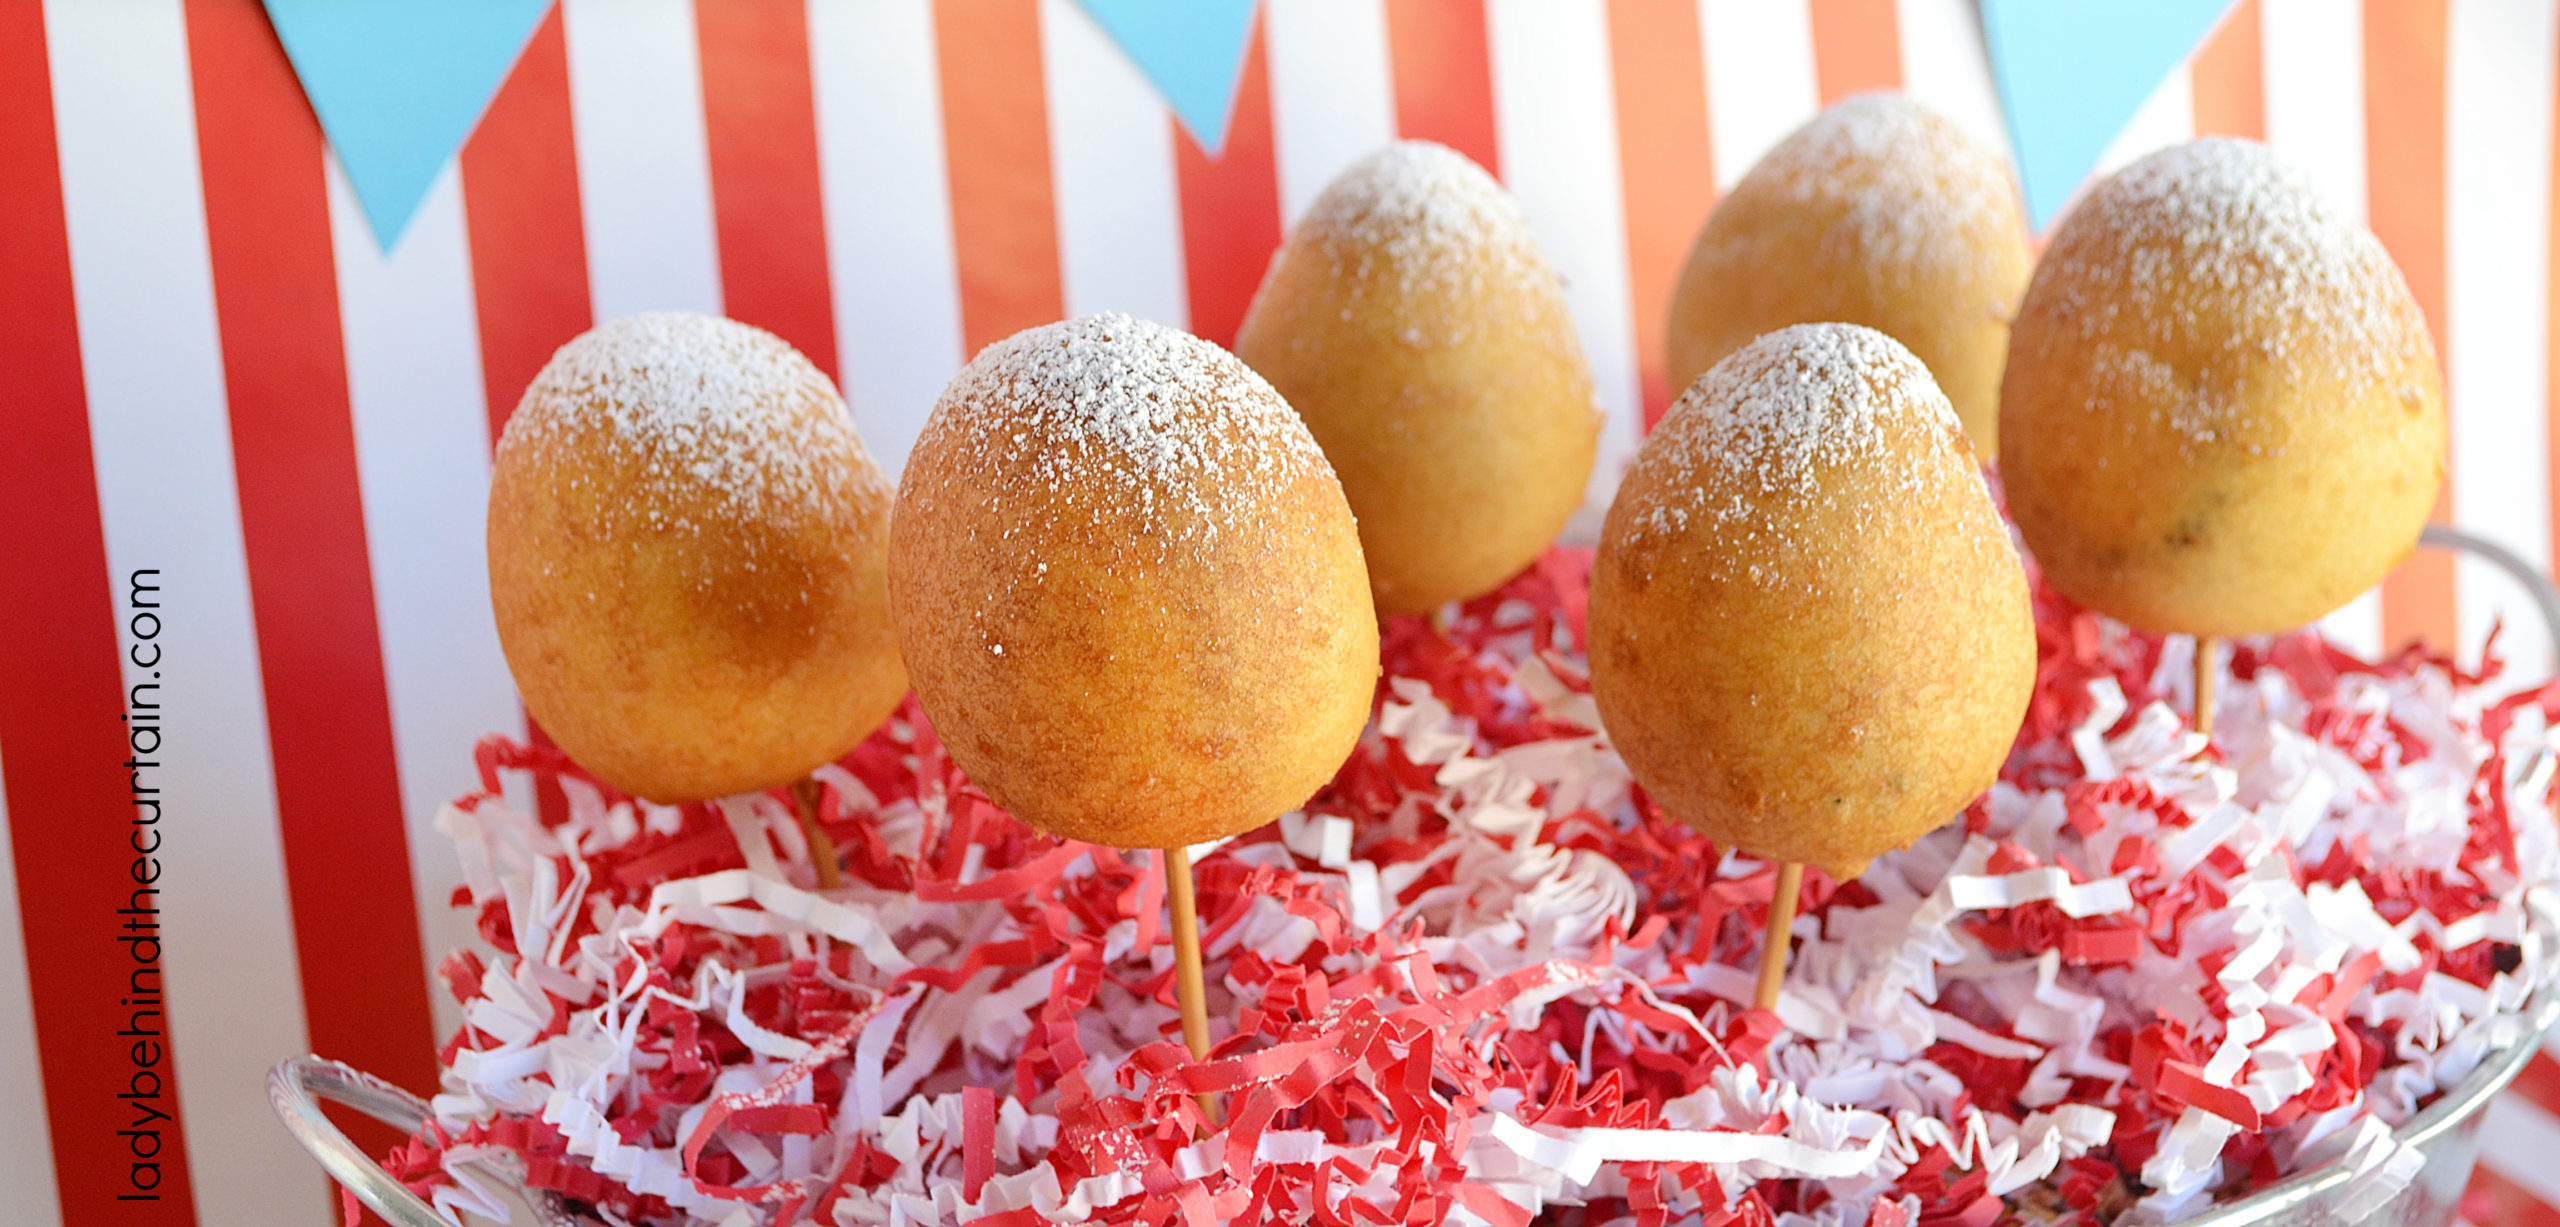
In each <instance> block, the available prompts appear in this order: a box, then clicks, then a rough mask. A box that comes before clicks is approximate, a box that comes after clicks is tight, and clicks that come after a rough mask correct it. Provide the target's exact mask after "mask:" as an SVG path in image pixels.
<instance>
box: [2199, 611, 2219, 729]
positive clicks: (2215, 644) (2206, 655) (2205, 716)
mask: <svg viewBox="0 0 2560 1227" xmlns="http://www.w3.org/2000/svg"><path fill="white" fill-rule="evenodd" d="M2221 655H2222V640H2221V639H2220V638H2219V637H2217V636H2213V635H2198V636H2196V719H2195V725H2196V731H2197V732H2199V733H2202V734H2204V735H2205V736H2207V737H2211V736H2213V709H2214V703H2215V700H2214V689H2215V688H2216V687H2217V686H2218V685H2220V683H2221V681H2222V670H2221V668H2220V667H2219V665H2220V662H2219V661H2218V660H2216V659H2215V658H2216V657H2219V656H2221Z"/></svg>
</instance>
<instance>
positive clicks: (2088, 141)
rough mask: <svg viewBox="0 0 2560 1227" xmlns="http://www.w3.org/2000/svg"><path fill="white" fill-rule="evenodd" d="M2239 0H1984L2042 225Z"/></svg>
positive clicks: (1997, 70)
mask: <svg viewBox="0 0 2560 1227" xmlns="http://www.w3.org/2000/svg"><path fill="white" fill-rule="evenodd" d="M2231 4H2232V0H1982V33H1983V37H1984V41H1986V42H1987V43H1989V44H1990V51H1991V75H1992V76H1993V77H1994V78H1995V79H1997V80H1998V82H1999V85H2000V109H2001V110H2002V111H2003V112H2004V113H2006V114H2007V116H2008V119H2009V139H2010V141H2011V143H2013V144H2014V145H2016V146H2017V152H2018V178H2019V181H2020V182H2021V183H2023V184H2024V185H2025V187H2026V191H2027V214H2028V217H2029V218H2030V220H2031V221H2032V222H2033V223H2034V225H2035V227H2036V229H2038V230H2042V229H2044V227H2045V224H2046V223H2048V222H2050V221H2051V220H2053V215H2054V213H2055V212H2057V211H2058V210H2060V209H2061V208H2062V205H2063V202H2064V201H2067V200H2069V199H2070V198H2071V193H2072V192H2073V191H2075V190H2077V189H2078V188H2079V186H2080V181H2081V180H2083V179H2085V178H2087V177H2088V175H2089V172H2090V171H2091V170H2092V169H2094V168H2095V167H2096V166H2097V164H2098V159H2099V157H2101V156H2102V155H2104V154H2105V153H2106V151H2107V145H2108V144H2109V143H2110V142H2112V141H2114V140H2115V139H2116V136H2117V135H2118V134H2119V133H2121V132H2123V131H2124V126H2125V123H2126V121H2128V120H2130V119H2132V118H2133V113H2134V112H2135V111H2138V110H2140V109H2142V104H2143V102H2144V100H2146V99H2148V98H2149V97H2150V96H2151V92H2152V91H2153V90H2154V89H2157V88H2158V87H2159V85H2160V82H2161V80H2162V79H2163V78H2165V77H2167V76H2168V75H2169V71H2170V70H2171V69H2173V68H2176V67H2177V66H2178V64H2179V63H2180V62H2181V61H2184V60H2185V59H2186V58H2187V56H2188V55H2189V54H2191V53H2192V52H2194V50H2195V48H2196V44H2198V43H2200V42H2203V41H2204V37H2205V35H2207V34H2209V33H2211V32H2212V31H2213V27H2214V23H2215V22H2217V21H2220V20H2221V19H2222V14H2223V12H2224V11H2225V10H2227V9H2229V8H2230V7H2231Z"/></svg>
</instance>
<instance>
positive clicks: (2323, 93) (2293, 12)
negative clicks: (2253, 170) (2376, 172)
mask: <svg viewBox="0 0 2560 1227" xmlns="http://www.w3.org/2000/svg"><path fill="white" fill-rule="evenodd" d="M2258 46H2259V53H2260V80H2261V81H2263V82H2264V88H2265V93H2266V108H2267V144H2268V145H2270V146H2272V147H2273V148H2274V149H2275V151H2276V156H2277V157H2279V158H2282V159H2283V160H2284V161H2285V162H2287V163H2289V164H2291V165H2293V166H2295V167H2298V168H2300V169H2301V171H2302V173H2304V174H2305V175H2308V176H2310V177H2311V181H2312V182H2313V183H2316V184H2318V185H2319V187H2320V190H2321V192H2322V193H2323V194H2324V195H2326V196H2327V197H2328V198H2329V199H2330V201H2331V202H2333V203H2335V204H2336V205H2337V206H2338V207H2340V208H2342V209H2345V210H2347V212H2348V214H2349V215H2350V216H2352V217H2354V218H2355V219H2356V220H2357V221H2363V220H2364V6H2363V4H2362V3H2361V2H2360V0H2259V4H2258Z"/></svg>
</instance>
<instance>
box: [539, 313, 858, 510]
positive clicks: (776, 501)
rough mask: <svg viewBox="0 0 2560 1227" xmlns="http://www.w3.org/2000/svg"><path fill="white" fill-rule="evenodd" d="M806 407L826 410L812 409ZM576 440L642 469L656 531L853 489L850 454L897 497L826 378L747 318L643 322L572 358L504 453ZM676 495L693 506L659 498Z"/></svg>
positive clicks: (570, 351)
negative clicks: (673, 506) (698, 514)
mask: <svg viewBox="0 0 2560 1227" xmlns="http://www.w3.org/2000/svg"><path fill="white" fill-rule="evenodd" d="M808 403H815V404H816V405H818V406H820V409H819V411H817V412H807V411H805V410H804V409H803V406H804V405H805V404H808ZM565 432H576V433H577V434H579V435H581V436H584V437H585V439H586V440H588V442H585V443H583V444H582V445H583V446H592V447H600V448H601V449H603V450H604V452H605V453H606V454H607V455H608V456H609V457H612V458H615V459H619V460H622V461H625V462H632V463H637V464H638V465H639V466H641V473H642V477H641V480H640V481H638V482H637V483H635V484H634V489H633V495H632V497H633V502H632V504H631V505H630V506H629V507H628V508H627V510H628V511H630V512H631V513H633V514H642V515H646V516H648V517H649V518H650V521H651V526H652V527H655V528H661V529H674V530H677V531H698V530H699V528H700V527H701V526H699V525H696V524H694V523H693V522H692V521H691V520H690V519H689V518H687V517H685V516H684V515H682V514H681V513H675V514H671V513H669V512H668V511H667V510H666V507H665V504H666V503H668V502H671V501H672V502H676V503H686V502H696V501H699V500H701V499H702V496H703V495H705V494H707V495H708V496H709V500H708V501H709V502H710V504H711V505H712V506H713V507H716V508H718V509H719V514H721V515H724V516H738V517H741V518H748V519H755V518H763V517H767V516H771V515H776V514H780V513H782V512H783V511H785V510H786V509H788V508H791V507H797V506H806V505H810V504H814V503H818V502H820V501H822V500H825V499H827V498H829V497H831V496H833V495H834V494H835V493H836V492H837V491H839V490H840V489H841V486H842V483H843V482H844V481H845V473H846V471H847V465H846V464H845V461H846V459H847V457H848V455H850V457H852V458H853V459H855V460H857V461H859V462H860V463H856V464H854V465H852V466H850V467H851V468H852V469H854V470H857V471H864V472H868V473H870V474H872V475H873V480H875V481H880V482H882V483H883V487H884V490H885V479H883V478H880V477H878V476H877V474H878V470H877V469H876V468H873V467H872V466H871V465H870V464H869V463H868V461H869V459H870V454H869V452H868V451H866V450H865V449H864V447H863V445H862V439H861V437H860V436H859V435H856V434H855V433H854V430H853V423H852V420H851V417H850V416H849V415H848V414H847V412H846V411H845V407H844V400H843V398H842V397H840V396H838V395H837V394H836V389H835V385H834V384H833V383H832V382H830V381H829V380H828V379H827V377H826V375H825V373H824V372H821V371H820V370H818V368H817V367H816V366H814V365H812V364H811V363H810V362H809V360H808V359H807V358H805V357H803V356H801V354H800V351H798V350H796V349H793V348H792V347H791V346H790V345H789V344H788V343H786V342H784V341H783V340H782V339H781V338H780V337H777V336H774V335H773V334H772V333H769V332H766V331H764V330H763V329H761V328H754V327H750V326H748V325H745V324H741V323H738V322H737V321H735V320H726V319H717V318H714V317H711V316H707V315H695V314H692V313H690V312H680V311H669V312H657V313H651V314H646V315H634V316H628V317H625V318H623V319H618V320H614V321H612V322H611V323H607V324H602V325H599V326H597V327H596V328H594V329H592V330H590V331H588V332H586V333H584V334H583V335H581V336H579V337H578V338H576V339H575V340H572V341H570V342H569V343H568V344H566V345H563V346H561V347H560V350H559V352H558V353H555V354H553V355H552V356H551V361H549V362H548V363H545V364H544V365H543V368H542V371H541V373H540V374H538V375H536V376H534V380H533V383H532V385H531V386H530V387H528V388H526V389H525V394H524V400H523V401H522V402H521V403H520V404H519V405H518V407H517V409H516V412H515V414H514V416H513V417H511V418H509V419H508V422H507V430H506V434H505V435H504V437H503V438H501V440H500V441H499V444H498V447H499V450H500V451H501V452H502V453H503V452H506V451H509V450H512V449H516V448H526V447H534V448H543V447H544V445H545V444H547V443H551V442H554V441H558V440H559V438H560V436H561V435H562V434H564V433H565ZM544 450H548V449H547V448H544ZM563 480H564V481H565V482H567V483H568V484H569V485H571V486H572V487H574V486H576V485H577V484H578V483H580V482H582V481H584V480H587V479H586V478H585V477H584V476H582V475H578V474H571V475H569V476H567V477H565V478H563ZM669 488H686V489H687V490H688V493H689V495H690V497H687V498H678V499H673V500H668V499H658V498H652V497H649V495H648V493H647V492H648V491H649V490H651V489H655V490H661V491H663V490H666V489H669ZM608 510H611V508H608Z"/></svg>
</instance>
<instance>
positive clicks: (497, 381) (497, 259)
mask: <svg viewBox="0 0 2560 1227" xmlns="http://www.w3.org/2000/svg"><path fill="white" fill-rule="evenodd" d="M462 201H463V210H462V211H463V215H464V218H465V220H466V223H467V224H468V226H469V229H470V232H471V287H472V299H473V302H474V304H475V305H476V306H477V307H478V309H479V315H480V371H481V376H482V379H483V380H484V381H485V386H486V387H487V389H488V395H489V437H490V438H491V439H492V440H495V439H496V438H497V437H498V435H499V433H500V432H502V431H504V430H505V429H506V425H507V415H509V414H511V413H514V412H515V409H516V402H517V401H519V400H522V399H523V398H524V390H525V387H526V385H528V384H531V383H532V382H533V377H534V374H535V373H536V372H538V371H540V370H541V369H542V364H543V363H545V362H548V361H550V360H551V354H552V351H554V350H557V349H559V348H560V347H561V346H563V345H566V344H568V343H569V339H570V338H572V337H575V336H577V335H578V334H579V333H581V332H585V331H586V330H587V329H588V327H589V326H590V325H591V324H593V322H594V317H593V315H592V314H591V312H592V311H593V308H592V306H591V305H590V304H589V302H588V299H587V236H586V231H585V230H584V229H582V228H581V224H580V221H579V218H580V216H581V214H580V212H579V202H578V150H577V142H576V138H575V137H574V136H573V135H572V132H571V128H570V124H569V44H568V41H567V39H566V38H564V37H563V36H562V33H561V26H560V10H559V9H557V8H554V9H552V10H551V13H550V15H549V16H547V17H544V18H543V19H542V24H541V25H540V26H539V27H537V28H536V29H535V30H534V32H533V39H532V41H530V42H528V43H526V44H525V49H524V55H523V56H522V57H520V58H519V59H517V60H516V67H515V71H514V72H513V73H510V74H509V75H508V77H507V80H506V84H504V85H501V86H499V87H498V92H497V95H496V96H495V97H493V98H491V99H490V100H489V110H488V113H487V114H486V115H484V116H482V117H481V120H480V126H479V128H478V129H477V130H475V131H473V132H472V134H471V139H470V141H468V142H467V143H465V144H464V145H463V147H462Z"/></svg>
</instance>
